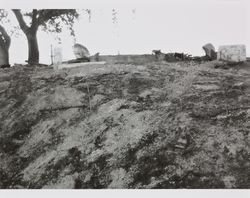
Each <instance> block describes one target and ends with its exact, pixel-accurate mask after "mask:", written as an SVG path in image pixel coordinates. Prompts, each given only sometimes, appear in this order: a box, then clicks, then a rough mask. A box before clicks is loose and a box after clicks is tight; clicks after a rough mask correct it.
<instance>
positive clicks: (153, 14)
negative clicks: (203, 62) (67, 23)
mask: <svg viewBox="0 0 250 198" xmlns="http://www.w3.org/2000/svg"><path fill="white" fill-rule="evenodd" d="M7 1H8V2H7ZM85 1H86V0H85ZM85 1H77V0H71V1H67V2H66V1H65V0H60V1H57V0H54V1H52V0H43V1H38V2H37V1H35V2H36V3H33V4H32V3H31V2H32V1H31V0H22V1H20V0H19V1H17V0H0V3H1V4H0V5H1V7H2V8H13V7H14V8H41V7H42V8H83V9H91V12H92V16H91V21H90V22H89V19H88V15H87V14H83V15H81V16H80V19H79V21H77V22H76V23H75V26H74V27H75V32H76V41H77V42H78V43H81V44H83V45H85V46H86V47H87V48H88V49H89V51H90V54H94V53H96V52H100V54H101V55H104V54H118V53H120V54H144V53H147V54H150V53H151V52H152V50H153V49H161V51H162V52H166V53H168V52H175V51H176V52H185V53H190V54H192V55H203V54H204V52H203V50H202V46H203V45H204V44H206V43H208V42H211V43H212V44H214V46H215V47H216V49H217V48H218V47H219V45H225V44H245V45H246V46H247V47H250V38H249V37H250V27H249V26H250V13H249V12H250V9H249V5H250V4H249V1H248V0H148V1H145V0H143V1H141V0H134V1H132V0H131V1H128V0H127V1H117V0H116V1H113V0H109V1H99V2H97V1H95V0H92V1H91V2H92V3H91V2H90V1H86V2H85ZM11 2H13V4H11ZM20 2H22V4H20ZM25 2H26V4H25ZM33 2H34V0H33ZM52 2H57V3H54V4H53V3H52ZM58 2H60V4H58ZM69 2H71V3H69ZM83 2H85V3H83ZM46 3H47V4H46ZM48 5H50V6H48ZM85 5H86V6H85ZM25 6H26V7H25ZM113 8H114V9H116V11H117V23H116V24H113V22H112V9H113ZM11 14H12V13H11ZM12 24H16V19H15V18H14V17H12ZM59 36H60V37H61V40H62V44H61V47H62V49H63V59H64V60H68V59H73V58H74V55H73V52H72V45H73V44H74V43H73V41H74V39H73V38H72V37H70V36H69V32H68V31H67V30H66V29H65V30H64V31H63V33H62V34H60V35H59ZM38 42H39V49H40V62H41V63H48V64H49V63H50V45H51V44H52V45H53V46H57V45H58V43H57V41H56V40H55V35H50V34H46V33H44V32H41V31H40V32H39V33H38ZM27 54H28V49H27V41H26V38H25V37H24V36H23V34H22V33H21V35H20V36H19V37H17V38H15V37H13V38H12V44H11V48H10V62H11V63H12V64H13V63H23V62H24V60H27ZM247 54H248V56H250V50H248V49H247Z"/></svg>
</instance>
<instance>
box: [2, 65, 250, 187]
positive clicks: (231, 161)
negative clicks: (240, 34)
mask: <svg viewBox="0 0 250 198" xmlns="http://www.w3.org/2000/svg"><path fill="white" fill-rule="evenodd" d="M216 64H217V62H216V61H215V62H206V63H195V62H178V63H150V64H149V63H148V64H147V63H145V64H141V65H139V64H136V65H135V64H106V65H93V66H91V67H88V66H86V67H81V68H80V67H79V68H71V69H64V70H57V71H54V70H53V69H52V68H48V67H36V66H33V67H28V66H16V67H12V68H6V69H1V70H0V188H3V189H6V188H11V189H13V188H19V189H20V188H21V189H22V188H25V189H27V188H32V189H39V188H77V189H79V188H83V189H86V188H91V189H92V188H94V189H98V188H150V189H152V188H164V189H166V188H250V133H249V131H250V70H249V66H250V65H249V63H246V64H245V65H238V66H237V65H236V66H228V67H226V69H221V68H218V69H215V68H214V66H215V65H216Z"/></svg>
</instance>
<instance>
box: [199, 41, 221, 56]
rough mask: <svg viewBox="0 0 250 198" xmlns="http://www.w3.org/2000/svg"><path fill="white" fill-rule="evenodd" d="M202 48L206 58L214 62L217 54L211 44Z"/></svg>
mask: <svg viewBox="0 0 250 198" xmlns="http://www.w3.org/2000/svg"><path fill="white" fill-rule="evenodd" d="M202 48H203V50H204V51H205V53H206V56H207V57H208V58H209V59H210V60H216V58H217V54H216V51H215V48H214V46H213V45H212V44H211V43H208V44H206V45H204V46H203V47H202Z"/></svg>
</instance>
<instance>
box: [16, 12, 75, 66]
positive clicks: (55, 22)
mask: <svg viewBox="0 0 250 198" xmlns="http://www.w3.org/2000/svg"><path fill="white" fill-rule="evenodd" d="M12 11H13V13H14V14H15V16H16V18H17V21H18V23H19V26H20V28H21V30H22V31H23V33H24V34H25V35H26V38H27V41H28V49H29V55H28V63H29V64H37V63H39V48H38V42H37V31H38V29H39V28H41V29H42V30H43V31H46V32H57V33H60V32H61V31H62V26H61V25H62V23H63V24H65V25H67V27H68V28H69V30H70V31H71V34H72V35H74V30H73V24H74V21H75V19H77V18H78V16H79V15H78V13H77V11H76V10H75V9H45V10H37V9H33V10H32V11H30V12H22V11H21V10H20V9H13V10H12ZM25 19H26V20H25ZM27 20H29V21H30V24H28V22H27Z"/></svg>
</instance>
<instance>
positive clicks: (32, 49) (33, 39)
mask: <svg viewBox="0 0 250 198" xmlns="http://www.w3.org/2000/svg"><path fill="white" fill-rule="evenodd" d="M26 37H27V40H28V48H29V56H28V63H29V64H38V63H39V49H38V43H37V36H36V32H31V33H27V34H26Z"/></svg>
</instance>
